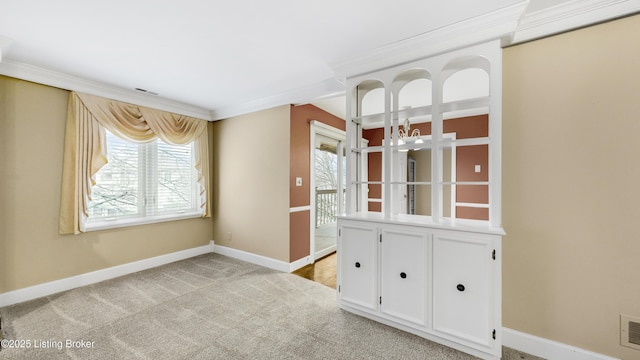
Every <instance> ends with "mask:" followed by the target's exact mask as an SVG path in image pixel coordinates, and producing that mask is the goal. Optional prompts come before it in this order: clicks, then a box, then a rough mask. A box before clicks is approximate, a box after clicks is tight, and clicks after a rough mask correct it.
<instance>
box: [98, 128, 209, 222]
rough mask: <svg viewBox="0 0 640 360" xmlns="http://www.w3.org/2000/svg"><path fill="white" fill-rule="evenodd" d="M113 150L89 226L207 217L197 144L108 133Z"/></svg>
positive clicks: (100, 180) (109, 149)
mask: <svg viewBox="0 0 640 360" xmlns="http://www.w3.org/2000/svg"><path fill="white" fill-rule="evenodd" d="M107 153H108V154H107V158H108V160H109V162H108V164H107V165H105V166H104V167H103V168H102V169H100V171H98V173H97V174H96V184H95V185H94V186H93V188H92V198H91V201H90V202H89V206H88V212H89V218H88V221H87V228H88V229H89V230H91V229H93V228H108V227H117V226H120V225H122V226H124V225H132V224H139V223H149V222H156V221H163V220H173V219H178V218H184V217H189V215H190V216H199V215H201V214H200V213H199V210H198V209H199V206H198V205H199V204H198V197H197V183H196V170H195V167H194V154H193V144H186V145H172V144H167V143H165V142H163V141H162V140H160V139H156V140H154V141H152V142H150V143H146V144H136V143H132V142H128V141H126V140H123V139H120V138H118V137H117V136H115V135H113V134H111V133H110V132H108V131H107ZM185 215H187V216H185Z"/></svg>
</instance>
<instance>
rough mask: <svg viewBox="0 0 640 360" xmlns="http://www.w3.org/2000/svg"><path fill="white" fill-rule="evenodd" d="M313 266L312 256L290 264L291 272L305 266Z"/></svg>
mask: <svg viewBox="0 0 640 360" xmlns="http://www.w3.org/2000/svg"><path fill="white" fill-rule="evenodd" d="M309 264H311V256H305V257H303V258H302V259H298V260H296V261H294V262H292V263H290V264H289V272H294V271H296V270H298V269H300V268H301V267H303V266H305V265H309Z"/></svg>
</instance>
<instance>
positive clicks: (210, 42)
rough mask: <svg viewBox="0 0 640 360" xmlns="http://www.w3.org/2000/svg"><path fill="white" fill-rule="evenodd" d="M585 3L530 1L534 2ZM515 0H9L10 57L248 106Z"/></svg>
mask: <svg viewBox="0 0 640 360" xmlns="http://www.w3.org/2000/svg"><path fill="white" fill-rule="evenodd" d="M575 1H576V0H557V1H554V0H531V2H530V4H529V9H533V10H534V12H539V11H540V10H544V9H545V8H548V7H549V6H557V5H558V4H559V3H571V2H575ZM580 1H583V2H584V1H585V0H580ZM588 1H590V2H594V1H595V2H600V3H602V2H603V0H588ZM630 1H636V0H630ZM517 3H522V0H482V1H478V0H447V1H437V0H393V1H390V0H381V1H370V0H322V1H320V0H304V1H301V0H269V1H267V0H233V1H221V0H209V1H205V0H181V1H171V0H168V1H157V0H112V1H100V2H96V1H86V0H58V1H50V0H31V1H24V0H0V51H1V55H2V60H1V61H2V63H5V65H6V63H11V64H14V65H15V64H21V65H29V66H35V67H37V68H43V69H47V70H51V71H53V72H56V73H61V74H65V75H70V76H73V77H76V78H79V79H86V80H89V81H92V82H96V83H100V84H105V85H108V86H113V87H118V88H122V89H134V88H142V89H146V90H148V91H150V92H154V93H157V94H159V95H158V97H160V98H163V99H169V100H172V101H175V102H179V103H183V104H188V105H191V106H195V107H198V108H201V109H206V110H210V111H212V112H214V113H215V112H218V113H225V111H226V113H233V112H236V113H238V112H241V109H243V108H250V106H246V105H247V104H254V105H255V104H258V103H259V104H261V105H262V106H263V107H266V106H268V105H280V104H276V103H275V102H276V101H275V98H277V99H278V100H277V101H279V102H282V101H284V100H283V99H285V98H286V95H287V94H291V95H293V94H296V92H304V93H305V94H307V96H310V97H316V96H318V97H320V96H325V95H331V94H339V93H340V91H341V90H343V87H342V85H341V84H340V83H339V82H338V81H337V80H336V78H335V77H336V75H335V73H334V71H333V70H332V67H331V64H333V63H336V62H337V61H341V60H344V59H348V58H349V57H352V56H359V55H361V54H365V53H367V52H370V51H372V50H375V49H378V48H380V47H383V46H386V45H388V44H392V43H396V42H398V41H401V40H405V39H408V38H411V37H414V36H416V35H420V34H425V33H429V32H431V31H433V30H436V29H438V28H442V27H444V26H447V25H449V24H454V23H458V22H460V21H463V20H465V19H470V18H475V17H479V16H482V15H484V14H488V13H491V12H493V11H495V10H498V9H502V8H505V7H508V6H511V5H514V4H517ZM3 38H4V39H3ZM3 44H4V45H3ZM0 65H3V64H1V63H0ZM0 70H1V67H0ZM0 73H2V71H0ZM5 73H6V72H5ZM278 95H284V98H283V97H282V96H280V97H278ZM291 97H292V99H291V101H290V102H297V101H300V99H299V98H298V99H296V98H295V96H291ZM269 99H274V100H273V101H272V102H274V103H273V104H271V103H270V100H269ZM285 100H286V99H285ZM309 100H311V99H309ZM342 101H343V100H342ZM319 104H320V105H322V103H319ZM254 108H255V106H254ZM213 117H215V116H213Z"/></svg>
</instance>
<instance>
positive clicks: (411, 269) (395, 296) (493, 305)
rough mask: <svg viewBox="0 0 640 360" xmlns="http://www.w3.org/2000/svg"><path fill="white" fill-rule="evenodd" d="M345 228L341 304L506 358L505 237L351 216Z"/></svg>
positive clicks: (478, 352) (482, 354)
mask: <svg viewBox="0 0 640 360" xmlns="http://www.w3.org/2000/svg"><path fill="white" fill-rule="evenodd" d="M338 228H339V229H340V236H339V239H338V259H339V260H338V261H339V264H338V304H339V305H340V307H341V308H343V309H345V310H347V311H351V312H354V313H356V314H359V315H362V316H365V317H368V318H370V319H373V320H376V321H380V322H382V323H385V324H387V325H390V326H394V327H396V328H399V329H402V330H405V331H408V332H411V333H414V334H416V335H419V336H422V337H425V338H427V339H429V340H432V341H435V342H439V343H442V344H444V345H447V346H451V347H453V348H456V349H458V350H461V351H464V352H467V353H469V354H472V355H475V356H478V357H480V358H483V359H499V358H500V356H501V352H502V342H501V327H502V324H501V301H500V299H501V295H500V294H501V273H500V271H501V265H500V259H499V257H498V256H499V254H500V250H501V245H500V243H501V236H502V235H501V234H499V233H486V232H469V231H458V230H451V229H444V228H439V227H434V226H430V225H422V226H419V225H416V224H403V223H402V222H398V221H375V217H371V218H370V219H366V218H365V217H351V218H350V217H348V216H343V217H341V218H339V219H338ZM380 236H381V237H380ZM494 250H495V251H496V259H495V260H494V257H493V251H494ZM370 261H374V263H373V264H371V263H370ZM356 263H359V264H360V267H356V266H355V264H356ZM402 273H404V274H405V276H404V277H403V276H401V274H402ZM459 285H462V286H464V290H463V291H461V290H460V289H459V288H458V286H459ZM494 334H495V335H494ZM494 336H495V338H494Z"/></svg>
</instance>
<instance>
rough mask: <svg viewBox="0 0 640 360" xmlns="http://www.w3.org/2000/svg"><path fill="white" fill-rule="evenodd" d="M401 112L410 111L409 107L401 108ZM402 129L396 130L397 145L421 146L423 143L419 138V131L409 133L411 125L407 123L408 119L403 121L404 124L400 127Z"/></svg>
mask: <svg viewBox="0 0 640 360" xmlns="http://www.w3.org/2000/svg"><path fill="white" fill-rule="evenodd" d="M402 109H403V110H408V109H410V107H409V106H406V107H403V108H402ZM402 127H403V128H402V129H398V145H405V144H407V145H410V144H422V143H423V142H424V141H423V140H422V139H421V138H420V129H413V131H411V123H410V122H409V118H408V117H407V118H406V119H404V124H403V125H402ZM399 151H402V152H407V151H409V149H407V148H404V149H400V150H399Z"/></svg>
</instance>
